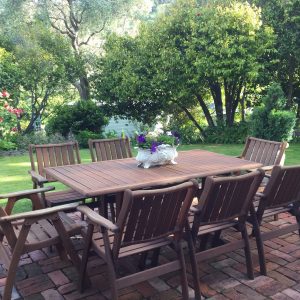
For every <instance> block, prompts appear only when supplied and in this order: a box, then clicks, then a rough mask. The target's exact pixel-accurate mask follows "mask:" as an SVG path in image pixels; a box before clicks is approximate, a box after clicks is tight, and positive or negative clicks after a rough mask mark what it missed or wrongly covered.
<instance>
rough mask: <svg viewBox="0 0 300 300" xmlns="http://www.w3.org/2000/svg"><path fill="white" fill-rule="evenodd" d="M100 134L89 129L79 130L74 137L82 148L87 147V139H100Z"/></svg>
mask: <svg viewBox="0 0 300 300" xmlns="http://www.w3.org/2000/svg"><path fill="white" fill-rule="evenodd" d="M101 138H102V134H100V133H95V132H92V131H89V130H80V131H78V133H76V134H75V139H76V141H77V142H78V144H79V146H80V147H82V148H88V140H89V139H101Z"/></svg>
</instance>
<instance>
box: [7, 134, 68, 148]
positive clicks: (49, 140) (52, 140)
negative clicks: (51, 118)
mask: <svg viewBox="0 0 300 300" xmlns="http://www.w3.org/2000/svg"><path fill="white" fill-rule="evenodd" d="M10 140H11V141H12V142H13V143H14V144H15V145H16V148H17V149H18V150H28V146H29V145H30V144H36V145H41V144H58V143H63V142H65V141H66V139H65V138H64V137H63V136H62V135H60V134H57V133H56V134H51V135H46V134H45V133H44V132H32V133H29V134H24V135H21V134H17V135H14V136H12V137H11V138H10Z"/></svg>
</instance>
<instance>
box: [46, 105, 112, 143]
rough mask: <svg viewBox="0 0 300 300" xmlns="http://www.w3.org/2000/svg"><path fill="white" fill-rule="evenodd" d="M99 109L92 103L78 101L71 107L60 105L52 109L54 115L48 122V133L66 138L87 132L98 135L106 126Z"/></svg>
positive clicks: (105, 120) (104, 118) (105, 119)
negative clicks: (80, 132)
mask: <svg viewBox="0 0 300 300" xmlns="http://www.w3.org/2000/svg"><path fill="white" fill-rule="evenodd" d="M107 121H108V120H107V118H106V117H104V115H103V113H102V111H101V109H100V108H99V106H97V105H96V104H95V103H94V102H93V101H91V100H89V101H78V102H77V103H75V104H73V105H68V104H65V105H60V106H57V107H56V108H55V109H54V114H53V116H52V117H50V119H49V121H48V126H47V127H46V131H47V132H48V133H60V134H62V135H63V136H64V137H67V136H68V135H69V134H70V133H73V134H75V135H76V134H78V133H79V131H83V130H88V131H91V132H94V133H98V134H100V133H101V132H102V127H103V126H104V125H106V124H107Z"/></svg>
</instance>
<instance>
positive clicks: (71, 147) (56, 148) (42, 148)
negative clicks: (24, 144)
mask: <svg viewBox="0 0 300 300" xmlns="http://www.w3.org/2000/svg"><path fill="white" fill-rule="evenodd" d="M29 157H30V162H31V169H32V170H33V171H36V172H38V173H39V174H40V175H41V176H43V177H45V178H47V179H48V181H49V182H52V181H55V180H54V179H53V178H51V177H49V176H47V175H46V173H45V172H44V168H47V167H57V166H63V165H74V164H80V163H81V159H80V153H79V147H78V143H77V142H68V143H62V144H45V145H29Z"/></svg>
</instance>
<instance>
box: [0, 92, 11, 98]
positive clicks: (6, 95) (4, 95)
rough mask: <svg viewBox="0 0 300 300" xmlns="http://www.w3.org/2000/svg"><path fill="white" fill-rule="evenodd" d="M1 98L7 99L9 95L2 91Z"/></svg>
mask: <svg viewBox="0 0 300 300" xmlns="http://www.w3.org/2000/svg"><path fill="white" fill-rule="evenodd" d="M1 94H2V97H3V98H9V96H10V94H9V93H8V92H7V91H6V90H2V93H1Z"/></svg>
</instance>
